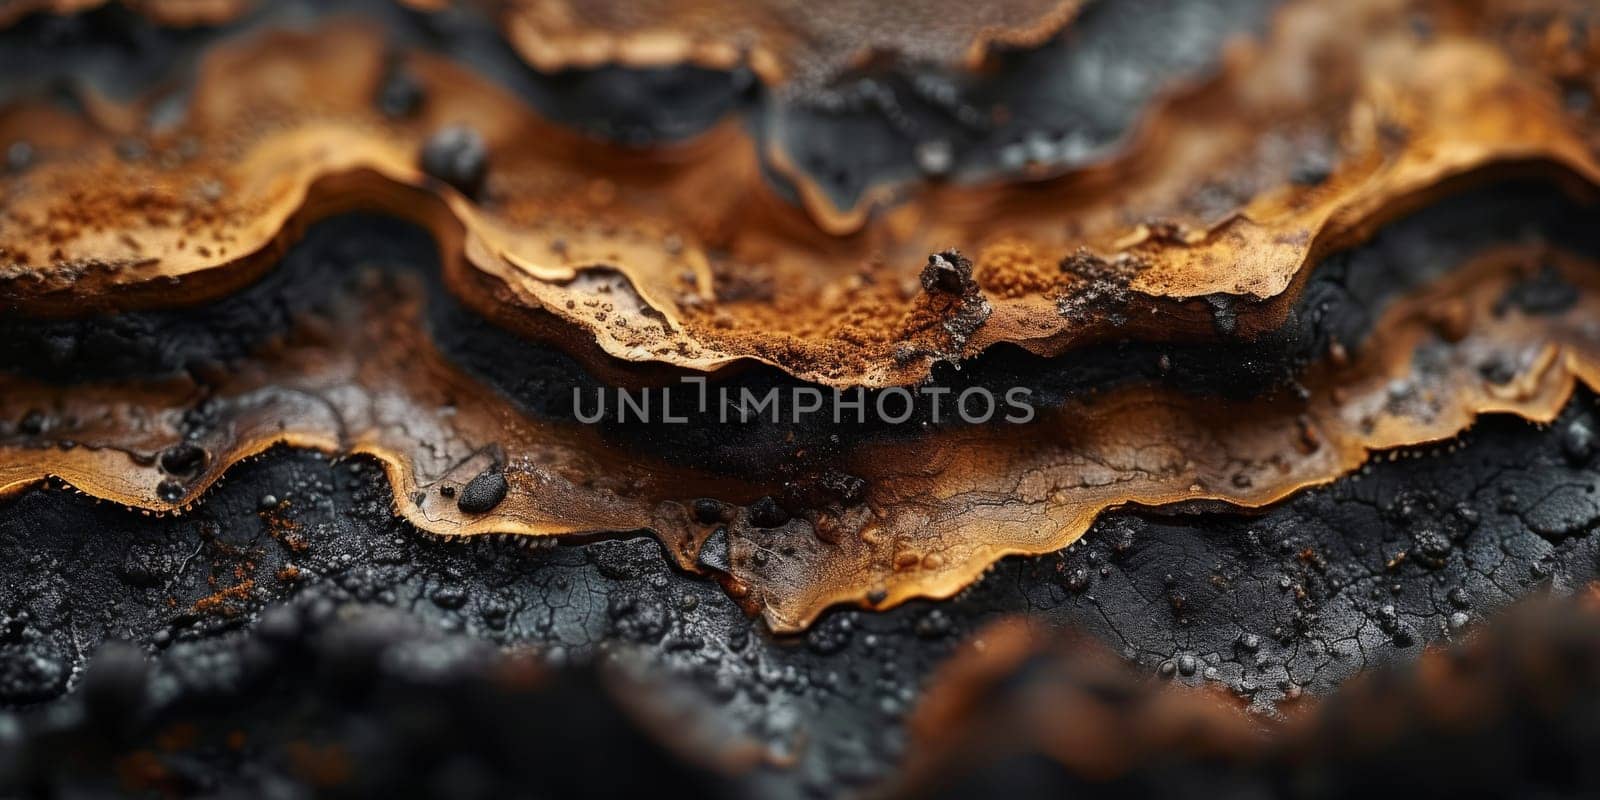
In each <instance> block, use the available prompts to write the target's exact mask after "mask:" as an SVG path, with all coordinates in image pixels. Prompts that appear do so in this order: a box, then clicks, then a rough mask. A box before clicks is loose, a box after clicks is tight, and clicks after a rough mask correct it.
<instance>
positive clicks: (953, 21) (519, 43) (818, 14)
mask: <svg viewBox="0 0 1600 800" xmlns="http://www.w3.org/2000/svg"><path fill="white" fill-rule="evenodd" d="M412 2H413V4H415V5H418V6H420V7H424V8H427V7H431V6H436V5H438V4H437V3H436V2H433V0H412ZM1079 4H1080V2H1079V0H1002V2H995V3H981V4H974V3H962V2H952V1H950V0H924V1H923V2H915V3H890V4H884V3H873V2H868V1H866V0H822V2H820V3H803V2H795V0H760V1H759V2H738V1H737V0H696V2H687V3H674V2H653V1H647V2H569V0H504V2H501V3H499V4H498V5H499V6H501V8H500V9H499V13H500V14H501V15H502V16H503V17H504V24H505V28H506V35H507V37H508V38H509V39H510V40H511V42H512V43H513V44H514V45H515V46H516V47H517V50H518V52H520V53H522V55H523V56H524V57H525V58H527V59H528V61H529V62H530V63H532V64H533V65H534V66H536V67H538V68H539V69H542V70H546V71H555V70H560V69H568V68H572V67H593V66H598V65H602V64H625V65H629V66H662V65H669V64H681V63H684V62H690V63H695V64H698V65H700V66H705V67H711V68H715V69H732V68H734V67H739V66H748V67H749V68H750V69H752V70H754V71H755V73H756V74H757V75H759V76H761V78H762V79H763V80H765V81H767V82H768V83H773V84H778V83H785V82H789V81H795V82H798V83H801V84H803V85H817V84H821V83H825V82H827V81H828V80H831V79H833V78H836V77H838V76H839V75H840V74H841V73H843V72H844V71H846V69H848V68H850V67H855V66H859V65H861V64H862V63H864V62H866V61H868V60H870V59H873V58H879V57H898V58H904V59H909V60H912V61H921V62H931V63H934V64H941V65H955V66H964V67H968V68H972V67H977V66H979V65H981V64H982V62H983V60H984V58H985V57H986V56H987V55H988V54H989V52H990V51H991V50H993V49H998V48H1019V47H1033V46H1036V45H1038V44H1040V43H1042V42H1044V41H1045V40H1046V39H1048V38H1049V37H1050V36H1051V35H1053V34H1054V33H1056V32H1057V31H1058V30H1060V29H1061V27H1062V26H1064V25H1066V24H1067V22H1068V20H1070V19H1071V18H1072V16H1073V14H1074V13H1075V12H1076V11H1077V9H1078V6H1079Z"/></svg>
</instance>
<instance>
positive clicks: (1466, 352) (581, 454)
mask: <svg viewBox="0 0 1600 800" xmlns="http://www.w3.org/2000/svg"><path fill="white" fill-rule="evenodd" d="M407 285H408V284H407V283H406V282H405V281H401V282H400V283H399V284H398V285H395V286H393V287H391V288H387V289H386V288H384V286H385V284H384V283H382V282H381V281H379V282H375V283H374V285H373V286H371V287H369V288H368V289H365V290H363V291H362V292H361V293H360V294H361V295H362V296H364V297H365V298H366V300H365V302H363V303H359V304H354V305H350V304H345V305H342V306H341V307H340V308H341V309H342V310H339V311H338V312H337V313H331V314H329V315H324V316H317V317H314V318H309V319H307V320H305V321H304V322H302V323H301V324H300V325H299V326H298V327H297V328H296V329H295V331H294V332H293V333H292V334H290V335H287V336H285V337H283V338H282V340H281V341H279V342H276V343H274V344H273V345H272V346H270V347H268V348H266V349H264V350H263V351H261V352H259V353H258V354H256V355H255V356H253V357H251V358H249V359H247V360H246V361H245V362H244V363H242V364H239V365H236V366H232V367H230V368H228V369H227V370H225V371H222V372H221V374H214V375H213V374H201V375H196V376H192V377H186V378H182V379H174V380H169V381H145V382H140V383H136V384H133V385H128V384H127V383H105V384H79V385H75V386H70V387H63V386H59V385H52V384H49V383H43V382H35V381H30V380H25V379H21V378H8V379H7V380H6V382H5V388H6V391H5V392H4V394H3V399H0V419H4V420H10V421H11V422H9V423H8V425H7V428H6V435H5V438H4V440H3V443H0V455H3V456H4V458H3V459H0V463H3V466H0V487H4V488H5V489H6V490H10V491H15V490H18V489H20V488H22V487H25V486H28V485H31V484H34V483H36V482H38V481H40V480H43V479H45V478H46V477H48V476H54V477H57V478H60V479H62V480H65V481H66V482H68V483H69V484H71V485H73V486H75V487H77V488H79V489H80V490H83V491H85V492H88V493H90V494H92V495H94V496H97V497H102V498H106V499H110V500H114V501H117V502H120V503H124V504H127V505H130V506H137V507H141V508H146V509H151V510H156V511H173V510H181V509H183V508H185V507H187V506H188V505H189V504H191V503H193V502H195V501H196V500H197V499H198V498H199V497H200V495H201V493H202V492H203V491H204V490H205V488H206V487H207V486H209V485H210V484H211V483H212V482H214V481H215V480H216V479H217V478H218V477H219V476H220V475H221V474H222V473H223V472H224V471H225V470H226V469H227V468H228V467H229V466H230V465H232V464H234V463H236V462H237V461H238V460H240V459H242V458H245V457H248V456H250V455H252V454H255V453H258V452H261V451H262V450H264V449H266V448H267V447H270V446H272V445H274V444H277V443H280V442H286V443H289V444H293V445H298V446H305V447H313V448H317V449H321V450H325V451H328V452H333V453H351V452H359V453H367V454H371V455H373V456H375V457H377V458H378V459H380V460H381V461H383V462H384V463H385V464H386V466H387V469H388V474H389V478H390V480H391V482H392V483H393V484H394V485H395V488H396V496H397V498H398V500H397V503H398V505H399V508H398V512H399V513H400V514H402V515H403V516H405V517H406V518H407V519H408V520H410V521H411V522H413V523H414V524H416V525H417V526H418V527H420V528H422V529H424V530H428V531H432V532H435V533H439V534H444V535H452V536H466V535H475V534H483V533H519V534H527V535H534V536H556V535H571V534H583V533H594V532H601V531H615V530H632V529H638V528H649V529H651V530H654V531H655V532H656V533H657V534H658V535H659V536H660V537H661V539H662V541H663V542H664V544H665V545H666V546H667V549H668V551H669V552H670V553H671V554H672V555H673V556H674V557H675V558H676V559H677V560H678V562H679V563H680V565H682V566H683V567H684V568H686V569H690V570H695V571H699V572H703V573H707V574H711V575H714V576H716V577H718V578H719V579H721V580H722V581H723V583H724V585H725V586H726V587H728V588H729V590H730V591H732V592H733V593H734V594H735V595H736V596H737V597H739V598H741V599H742V600H744V601H745V602H746V603H747V605H748V606H749V607H751V608H752V609H754V610H758V611H759V612H760V613H761V614H763V615H764V616H765V618H766V620H767V622H768V623H769V625H770V626H771V627H772V628H773V629H775V630H779V631H795V630H799V629H801V628H803V627H805V626H806V625H808V624H809V623H810V622H811V621H812V620H813V619H815V617H816V616H817V614H819V613H820V612H821V611H822V610H823V609H825V608H827V607H829V606H831V605H834V604H837V603H860V604H863V605H869V606H884V605H888V604H894V603H898V602H901V601H904V600H906V599H909V598H913V597H945V596H949V595H951V594H953V593H955V592H957V591H959V590H960V589H961V588H963V587H964V586H966V585H967V584H968V583H970V582H971V581H972V580H974V579H975V578H976V577H977V576H979V575H980V574H981V573H982V572H983V571H984V570H985V569H987V568H988V566H989V565H991V564H992V563H994V562H995V561H996V560H998V559H999V558H1001V557H1003V556H1005V555H1008V554H1016V553H1024V554H1026V553H1045V552H1050V551H1054V550H1057V549H1060V548H1062V547H1065V546H1066V545H1068V544H1070V543H1071V542H1072V541H1074V540H1075V539H1076V538H1078V537H1079V536H1081V535H1082V534H1083V532H1084V531H1085V530H1086V529H1087V528H1088V527H1089V525H1090V523H1091V522H1092V521H1093V519H1094V518H1095V516H1096V515H1097V514H1099V513H1100V512H1101V511H1102V510H1104V509H1107V508H1111V507H1116V506H1121V505H1128V504H1133V505H1144V506H1159V505H1168V504H1174V503H1185V502H1191V501H1203V500H1217V501H1224V502H1228V503H1232V504H1236V505H1239V506H1247V507H1253V506H1261V505H1264V504H1267V503H1271V502H1273V501H1276V500H1279V499H1281V498H1283V497H1284V496H1286V495H1288V494H1290V493H1292V492H1294V491H1296V490H1298V489H1300V488H1302V487H1305V486H1308V485H1313V484H1318V483H1322V482H1326V481H1329V480H1332V479H1333V478H1335V477H1337V476H1339V475H1342V474H1345V473H1347V472H1349V471H1351V470H1353V469H1355V468H1357V467H1359V466H1360V465H1361V464H1362V463H1363V462H1364V461H1365V460H1366V459H1367V457H1368V454H1369V453H1370V452H1371V451H1373V450H1379V449H1387V448H1395V447H1401V446H1406V445H1413V444H1417V443H1422V442H1430V441H1437V440H1442V439H1447V438H1449V437H1451V436H1454V435H1456V434H1457V433H1459V432H1460V431H1462V430H1463V429H1465V428H1467V427H1468V426H1469V425H1470V424H1471V423H1472V421H1473V419H1474V417H1475V416H1476V415H1477V414H1480V413H1486V412H1505V413H1512V414H1518V415H1521V416H1524V417H1526V418H1528V419H1532V420H1540V421H1547V420H1549V419H1551V418H1553V417H1554V415H1555V414H1556V413H1557V412H1558V411H1559V409H1560V408H1561V406H1562V405H1563V404H1564V402H1565V401H1566V399H1567V398H1568V396H1569V395H1570V394H1571V392H1572V390H1573V387H1574V385H1575V383H1576V382H1577V381H1579V380H1581V381H1583V382H1585V383H1586V384H1588V385H1589V386H1591V387H1595V386H1597V385H1600V382H1597V380H1596V379H1597V377H1600V371H1597V370H1600V330H1597V329H1596V327H1595V325H1594V323H1593V320H1594V319H1596V318H1597V317H1596V312H1597V311H1600V272H1597V271H1596V270H1595V265H1593V264H1590V263H1585V262H1579V261H1577V260H1575V259H1572V258H1569V257H1565V256H1562V255H1560V254H1557V253H1551V252H1548V251H1547V250H1545V249H1543V248H1539V247H1509V248H1502V249H1500V250H1497V251H1494V252H1490V253H1488V254H1486V255H1484V256H1483V257H1481V258H1480V259H1478V260H1476V261H1475V262H1473V263H1471V264H1468V265H1466V266H1464V267H1462V268H1460V269H1458V270H1456V271H1454V272H1453V273H1451V274H1450V275H1449V276H1448V277H1446V278H1444V279H1442V280H1440V281H1438V282H1436V283H1435V284H1434V285H1431V286H1429V287H1428V288H1427V289H1425V290H1423V291H1421V292H1418V293H1416V294H1413V295H1410V296H1408V297H1406V298H1404V299H1402V300H1400V301H1397V302H1396V303H1394V304H1392V306H1391V308H1390V309H1389V310H1388V312H1386V313H1385V315H1384V316H1383V317H1382V318H1381V319H1380V320H1378V321H1377V322H1376V323H1375V325H1374V327H1373V333H1372V334H1371V339H1370V341H1371V342H1372V343H1373V344H1372V346H1369V347H1366V348H1363V349H1362V350H1361V351H1360V352H1359V353H1358V354H1356V355H1355V356H1353V357H1346V358H1345V359H1343V360H1340V359H1337V358H1336V359H1333V360H1330V361H1328V362H1326V363H1322V364H1319V365H1316V366H1314V367H1312V368H1311V369H1310V370H1309V371H1308V373H1307V374H1306V375H1305V376H1304V378H1303V384H1304V386H1305V387H1306V389H1307V392H1306V395H1305V399H1302V398H1301V396H1300V395H1295V394H1284V395H1281V396H1269V397H1264V398H1260V399H1254V400H1238V401H1224V400H1214V399H1210V398H1197V397H1195V396H1190V395H1183V394H1180V393H1177V392H1175V391H1171V390H1167V389H1162V388H1156V387H1151V386H1132V387H1126V388H1122V389H1117V390H1113V391H1110V392H1106V393H1104V394H1101V395H1098V396H1095V397H1091V398H1088V399H1079V400H1071V401H1068V402H1067V403H1066V404H1065V405H1063V406H1061V407H1057V408H1050V409H1043V410H1041V411H1040V412H1039V416H1038V418H1037V419H1036V420H1034V421H1033V422H1031V423H1029V424H1016V425H1006V424H995V425H988V426H966V427H954V426H948V427H935V428H934V429H933V430H931V431H928V432H926V433H923V434H918V435H911V436H907V437H900V438H890V439H888V440H884V441H862V442H854V443H850V444H846V445H844V446H843V447H844V451H843V452H842V453H841V454H839V455H838V456H837V457H836V458H830V459H828V460H827V463H826V470H825V471H824V473H823V474H822V475H820V476H818V478H817V480H816V481H815V485H817V486H820V487H822V489H823V491H820V492H814V493H812V495H811V496H810V499H809V500H807V501H806V507H804V508H800V509H796V510H794V512H793V513H784V514H781V515H777V514H774V513H773V510H772V508H771V501H770V500H763V499H762V498H763V497H765V496H766V495H777V494H781V493H782V492H783V491H784V489H785V488H786V487H785V486H782V485H777V484H774V483H769V482H766V481H768V480H769V479H766V478H760V477H749V476H730V475H728V474H718V473H715V472H711V471H709V470H710V469H711V467H710V466H709V465H707V466H706V467H705V468H703V469H694V468H688V467H684V466H682V465H679V464H669V463H666V462H662V461H659V460H657V459H653V458H651V457H647V456H645V455H642V454H641V453H639V452H634V449H633V448H629V447H626V446H622V445H618V444H616V443H615V442H612V441H608V440H606V439H603V438H602V437H601V436H599V435H598V434H597V433H596V431H595V429H593V428H588V427H584V426H581V425H577V424H574V423H571V422H559V421H551V420H547V419H544V418H540V417H535V416H533V415H530V414H527V413H524V412H522V411H519V410H518V409H517V408H516V407H515V406H514V405H513V404H512V403H511V402H510V401H508V400H507V399H505V398H504V397H503V396H501V395H499V394H498V393H496V392H495V391H493V390H492V389H490V388H488V387H486V386H485V385H484V384H482V383H481V382H479V381H478V380H477V379H475V378H473V377H472V376H470V375H467V374H466V373H464V372H462V371H461V370H460V369H459V368H457V367H455V366H454V365H453V364H452V363H451V362H450V360H449V359H448V358H446V357H445V356H443V355H441V354H440V353H439V352H438V351H437V350H436V349H435V348H434V346H433V344H432V342H431V340H430V337H429V336H428V335H427V334H426V333H425V332H424V330H423V329H424V327H425V326H424V325H423V324H422V322H421V321H420V314H419V306H420V300H419V299H418V297H417V292H416V289H415V287H414V285H413V286H412V287H411V288H409V289H408V288H407ZM791 457H792V458H798V457H799V456H798V455H797V454H787V453H785V454H783V455H778V454H775V455H774V458H775V459H780V460H781V459H785V458H791ZM841 487H843V488H842V489H841Z"/></svg>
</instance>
